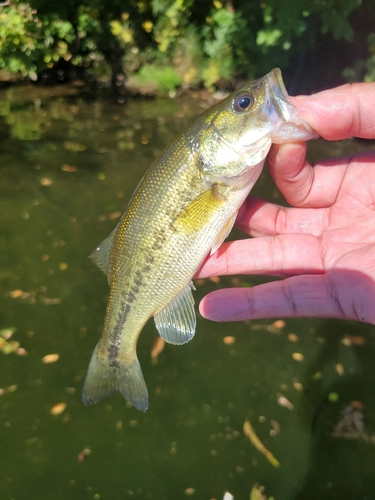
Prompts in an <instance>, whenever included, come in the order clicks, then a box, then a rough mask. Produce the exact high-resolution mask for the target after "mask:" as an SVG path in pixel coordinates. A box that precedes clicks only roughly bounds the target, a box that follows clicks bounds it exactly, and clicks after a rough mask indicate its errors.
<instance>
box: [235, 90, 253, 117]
mask: <svg viewBox="0 0 375 500" xmlns="http://www.w3.org/2000/svg"><path fill="white" fill-rule="evenodd" d="M254 103H255V99H254V96H253V95H252V94H250V93H249V92H241V93H240V94H238V95H236V96H235V98H234V99H233V109H234V110H235V111H239V112H240V113H242V112H244V111H249V109H251V108H252V107H253V106H254Z"/></svg>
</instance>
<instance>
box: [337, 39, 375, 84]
mask: <svg viewBox="0 0 375 500" xmlns="http://www.w3.org/2000/svg"><path fill="white" fill-rule="evenodd" d="M367 46H368V53H369V54H370V55H369V57H368V58H367V59H360V60H359V61H357V62H356V64H355V65H354V66H353V67H352V68H345V70H344V76H345V78H346V79H347V80H348V81H349V82H356V81H359V80H362V79H363V80H364V81H365V82H375V33H370V35H369V36H368V38H367Z"/></svg>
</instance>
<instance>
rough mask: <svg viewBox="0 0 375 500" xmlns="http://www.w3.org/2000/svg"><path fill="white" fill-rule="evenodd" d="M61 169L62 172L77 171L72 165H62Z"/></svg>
mask: <svg viewBox="0 0 375 500" xmlns="http://www.w3.org/2000/svg"><path fill="white" fill-rule="evenodd" d="M61 170H62V171H63V172H77V170H78V168H77V167H75V166H74V165H62V166H61Z"/></svg>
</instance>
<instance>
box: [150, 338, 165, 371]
mask: <svg viewBox="0 0 375 500" xmlns="http://www.w3.org/2000/svg"><path fill="white" fill-rule="evenodd" d="M164 347H165V340H164V339H162V338H161V337H159V336H158V337H156V339H155V340H154V343H153V344H152V349H151V359H152V362H153V364H155V365H156V363H157V362H158V356H159V354H160V353H161V352H162V351H163V350H164Z"/></svg>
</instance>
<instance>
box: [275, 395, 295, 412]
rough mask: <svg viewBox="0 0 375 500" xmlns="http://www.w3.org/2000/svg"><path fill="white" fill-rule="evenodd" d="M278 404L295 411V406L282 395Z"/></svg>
mask: <svg viewBox="0 0 375 500" xmlns="http://www.w3.org/2000/svg"><path fill="white" fill-rule="evenodd" d="M277 403H278V404H279V405H280V406H285V408H288V410H290V411H292V410H294V406H293V404H292V403H291V402H290V401H289V400H288V399H286V397H285V396H282V395H280V396H279V397H278V398H277Z"/></svg>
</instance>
